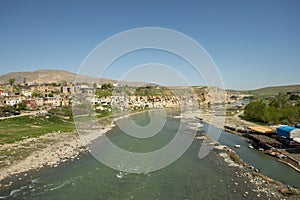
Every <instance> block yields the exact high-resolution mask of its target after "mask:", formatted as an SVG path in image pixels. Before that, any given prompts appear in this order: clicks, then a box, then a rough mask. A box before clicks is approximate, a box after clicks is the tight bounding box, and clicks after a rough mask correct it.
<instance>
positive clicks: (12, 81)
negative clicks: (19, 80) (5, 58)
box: [9, 78, 16, 86]
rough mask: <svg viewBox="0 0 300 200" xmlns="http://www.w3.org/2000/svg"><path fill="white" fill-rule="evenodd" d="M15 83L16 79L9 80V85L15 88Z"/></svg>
mask: <svg viewBox="0 0 300 200" xmlns="http://www.w3.org/2000/svg"><path fill="white" fill-rule="evenodd" d="M15 81H16V79H14V78H11V79H9V84H10V85H11V86H13V85H14V84H15Z"/></svg>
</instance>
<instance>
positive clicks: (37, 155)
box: [0, 110, 148, 187]
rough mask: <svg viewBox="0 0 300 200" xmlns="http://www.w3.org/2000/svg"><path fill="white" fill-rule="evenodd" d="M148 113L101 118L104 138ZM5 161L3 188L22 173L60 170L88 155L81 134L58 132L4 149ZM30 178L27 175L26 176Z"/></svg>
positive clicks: (0, 164) (0, 173) (0, 172)
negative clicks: (120, 122) (124, 120)
mask: <svg viewBox="0 0 300 200" xmlns="http://www.w3.org/2000/svg"><path fill="white" fill-rule="evenodd" d="M147 111H148V110H142V111H136V112H133V113H130V114H127V115H121V116H116V117H115V116H113V115H109V116H106V117H102V118H99V119H98V121H99V123H100V124H101V126H102V129H101V134H105V133H106V132H108V131H109V130H111V129H112V128H113V127H114V126H115V122H116V121H117V120H119V119H122V118H125V117H129V116H131V115H137V114H140V113H143V112H147ZM0 151H1V152H2V154H3V155H1V156H2V157H3V160H1V161H0V169H1V170H0V187H6V186H8V185H11V184H12V182H11V181H9V182H8V184H7V181H6V184H3V183H2V182H3V180H4V179H6V178H9V177H12V176H15V175H17V174H20V173H25V172H28V171H38V170H39V169H41V168H43V167H58V166H59V164H61V163H64V162H67V161H73V160H75V159H79V155H80V154H83V153H87V152H88V149H86V148H85V146H84V145H83V143H82V141H81V140H80V137H79V135H78V133H77V132H68V133H61V132H59V131H58V132H54V133H48V134H45V135H43V136H40V137H37V138H28V139H23V140H22V141H18V142H15V143H12V144H4V145H2V146H0ZM25 174H26V173H25Z"/></svg>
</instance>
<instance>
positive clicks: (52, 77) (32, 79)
mask: <svg viewBox="0 0 300 200" xmlns="http://www.w3.org/2000/svg"><path fill="white" fill-rule="evenodd" d="M10 79H15V84H23V83H24V82H26V83H31V84H34V83H37V84H45V83H63V82H69V83H70V82H74V81H75V79H76V80H77V82H79V83H83V82H85V83H90V84H92V83H117V82H118V81H117V80H112V79H108V78H100V79H99V78H96V77H93V76H86V75H77V74H75V73H72V72H68V71H64V70H37V71H33V72H11V73H8V74H4V75H2V76H0V84H5V83H9V80H10ZM120 83H122V84H124V85H129V86H135V85H138V84H144V83H141V82H125V81H120Z"/></svg>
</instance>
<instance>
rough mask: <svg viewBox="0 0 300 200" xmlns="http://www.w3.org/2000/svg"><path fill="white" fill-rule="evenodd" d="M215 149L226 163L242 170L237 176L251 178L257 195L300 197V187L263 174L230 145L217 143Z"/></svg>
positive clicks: (280, 197) (281, 197)
mask: <svg viewBox="0 0 300 200" xmlns="http://www.w3.org/2000/svg"><path fill="white" fill-rule="evenodd" d="M216 144H217V143H216ZM214 149H215V150H217V151H219V155H220V156H221V157H222V158H223V159H224V161H225V162H226V163H228V166H230V167H234V168H237V169H239V170H240V171H241V173H239V174H238V175H237V176H241V177H247V178H248V179H249V182H250V184H253V185H254V186H255V187H256V189H253V190H252V192H255V193H257V197H260V196H261V194H262V193H263V194H265V195H266V196H267V197H270V198H279V199H283V198H288V199H299V198H300V190H299V189H298V188H293V187H289V186H287V185H285V184H283V183H281V182H280V181H276V180H274V179H272V178H270V177H268V176H266V175H264V174H261V173H260V172H259V170H258V169H256V168H254V167H253V166H250V165H248V164H247V163H246V162H244V161H243V160H242V159H241V158H240V157H239V155H238V154H237V153H236V152H235V151H233V150H232V149H230V148H229V147H227V146H225V145H216V146H215V148H214ZM246 195H247V194H244V196H245V197H246Z"/></svg>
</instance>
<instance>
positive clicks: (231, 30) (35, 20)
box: [0, 0, 300, 89]
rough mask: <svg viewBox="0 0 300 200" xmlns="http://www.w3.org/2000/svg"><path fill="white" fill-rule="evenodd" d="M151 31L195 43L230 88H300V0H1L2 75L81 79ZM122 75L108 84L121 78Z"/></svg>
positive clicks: (0, 54)
mask: <svg viewBox="0 0 300 200" xmlns="http://www.w3.org/2000/svg"><path fill="white" fill-rule="evenodd" d="M149 26H151V27H164V28H170V29H173V30H177V31H180V32H182V33H184V34H186V35H188V36H190V37H192V38H194V39H195V40H196V41H197V42H198V43H200V44H201V45H202V46H203V47H204V48H205V49H206V50H207V52H208V53H209V54H210V56H211V57H212V59H213V60H214V62H215V63H216V65H217V66H218V68H219V70H220V72H221V75H222V77H223V80H224V83H225V87H226V88H233V89H255V88H260V87H265V86H270V85H282V84H285V85H286V84H300V1H298V0H251V1H250V0H249V1H242V0H236V1H232V0H226V1H223V0H219V1H215V0H207V1H200V0H199V1H196V0H195V1H176V0H164V1H162V0H159V1H155V0H151V1H141V0H136V1H130V0H128V1H121V0H120V1H114V0H110V1H104V0H99V1H84V0H82V1H78V0H77V1H76V0H73V1H71V0H68V1H67V0H65V1H64V0H59V1H56V0H51V1H45V0H37V1H26V0H24V1H21V0H19V1H15V0H0V74H5V73H8V72H12V71H34V70H37V69H63V70H67V71H71V72H77V70H78V68H79V66H80V65H81V63H82V62H83V60H84V59H85V57H86V56H87V55H88V53H89V52H90V51H91V50H92V49H93V48H94V47H95V46H96V45H98V44H99V43H100V42H101V41H103V40H104V39H106V38H108V37H110V36H111V35H113V34H116V33H119V32H121V31H125V30H128V29H132V28H137V27H149ZM179 68H180V67H179ZM182 68H183V66H182ZM114 74H117V72H116V73H110V74H108V75H109V77H108V78H112V79H114V78H118V77H117V76H114ZM190 79H191V80H190V81H191V82H192V84H201V81H200V82H198V80H196V79H193V78H190Z"/></svg>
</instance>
